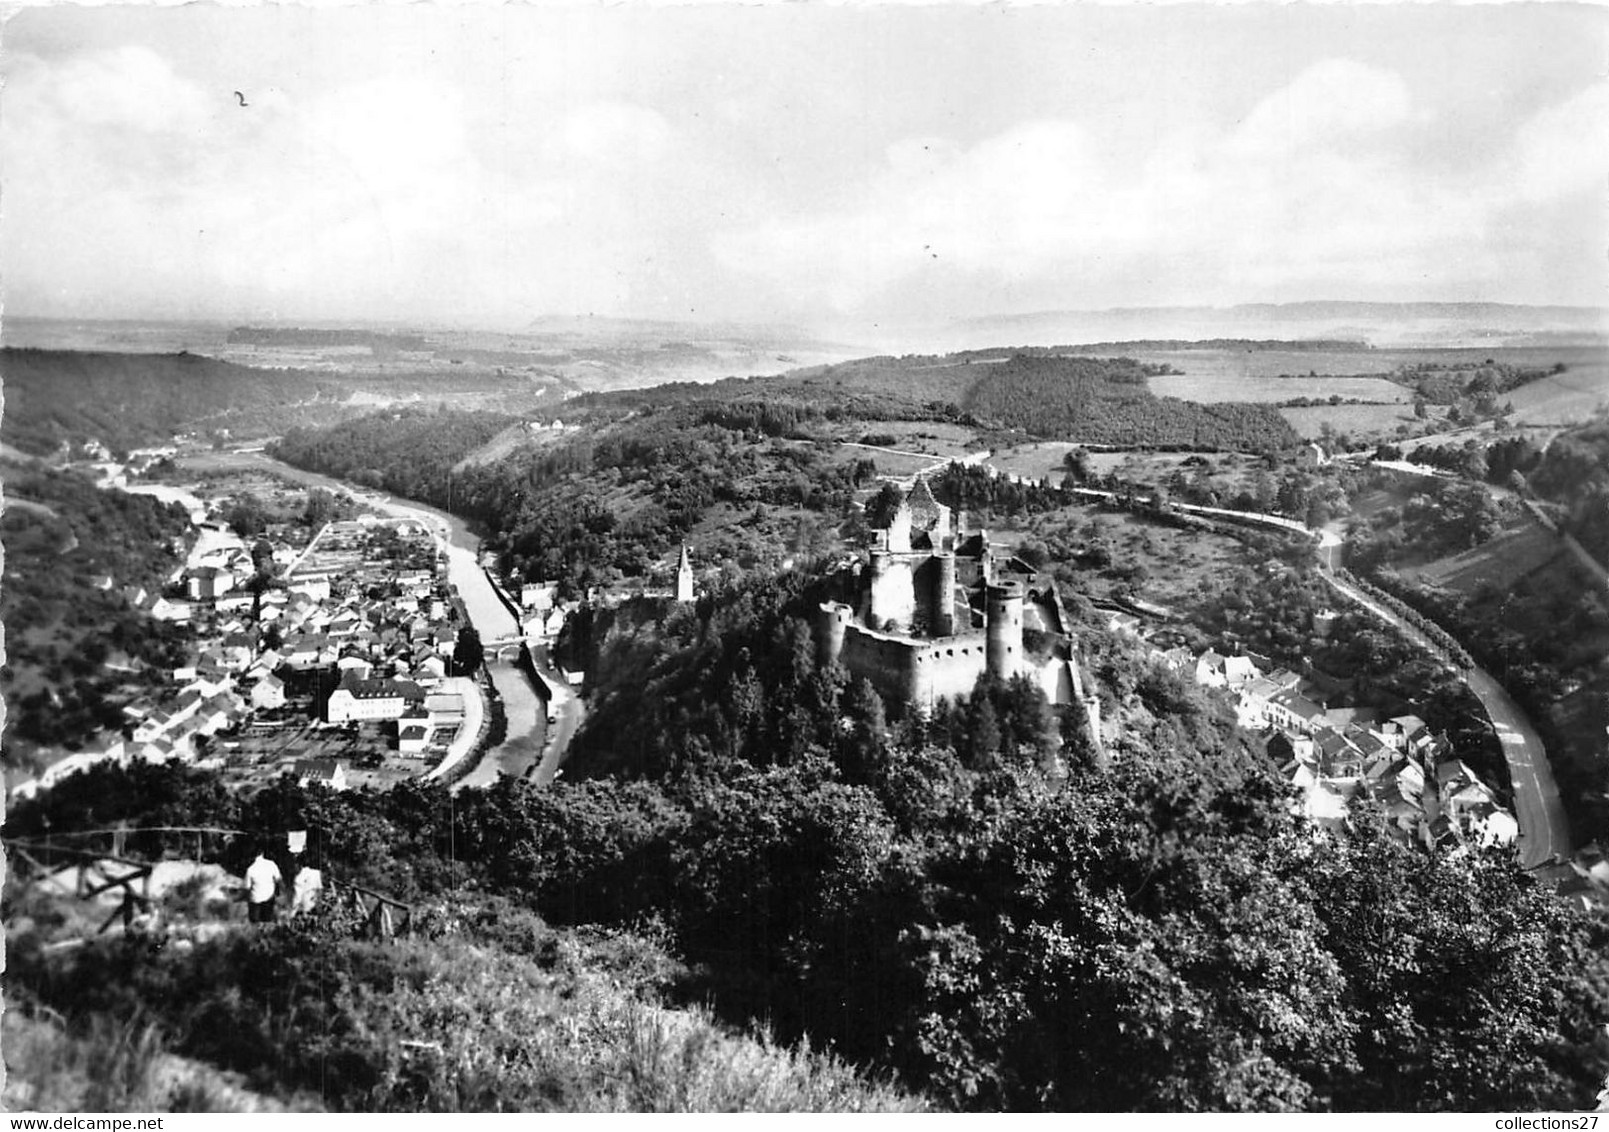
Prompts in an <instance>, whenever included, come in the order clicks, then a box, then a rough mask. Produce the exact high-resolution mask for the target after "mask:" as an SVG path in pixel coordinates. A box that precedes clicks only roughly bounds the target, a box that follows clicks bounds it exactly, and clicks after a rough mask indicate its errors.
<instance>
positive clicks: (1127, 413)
mask: <svg viewBox="0 0 1609 1132" xmlns="http://www.w3.org/2000/svg"><path fill="white" fill-rule="evenodd" d="M1145 378H1146V371H1145V370H1144V369H1143V368H1142V367H1141V366H1140V364H1139V363H1138V362H1134V361H1131V360H1129V359H1124V358H1119V359H1116V360H1113V359H1097V358H1046V357H1029V356H1025V355H1019V356H1017V357H1014V358H1012V359H1011V360H1010V361H1008V362H1004V363H1002V364H1000V365H996V366H989V367H987V368H986V369H985V370H984V371H983V373H982V375H981V376H980V377H979V379H978V381H977V384H976V385H974V386H973V387H972V391H971V393H970V394H969V396H968V398H967V400H966V407H967V408H968V409H969V410H970V411H971V412H972V414H973V415H974V416H976V417H978V418H980V419H981V420H986V421H988V422H991V423H995V424H998V425H1001V426H1003V427H1006V428H1018V429H1022V430H1023V431H1025V432H1027V433H1030V434H1031V435H1034V436H1042V437H1045V438H1047V439H1052V440H1077V441H1081V442H1083V443H1086V444H1109V445H1116V446H1119V447H1134V446H1146V447H1155V448H1190V449H1196V450H1203V449H1215V450H1216V449H1223V450H1231V451H1241V452H1266V451H1276V450H1279V449H1283V448H1291V447H1294V446H1295V445H1296V443H1297V436H1296V433H1295V432H1294V431H1293V430H1292V429H1291V426H1290V425H1289V424H1288V423H1287V422H1286V420H1285V418H1284V417H1282V416H1280V415H1279V411H1278V410H1277V409H1275V408H1273V407H1272V406H1270V405H1250V404H1235V403H1232V402H1226V403H1222V404H1214V405H1201V404H1197V403H1195V402H1193V401H1178V400H1175V399H1173V398H1171V397H1157V396H1155V395H1154V394H1153V393H1151V391H1150V390H1149V389H1147V388H1146V385H1145Z"/></svg>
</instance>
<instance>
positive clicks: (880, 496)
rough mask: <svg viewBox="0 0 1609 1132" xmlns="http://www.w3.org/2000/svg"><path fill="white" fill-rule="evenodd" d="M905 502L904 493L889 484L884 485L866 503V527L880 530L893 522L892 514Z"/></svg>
mask: <svg viewBox="0 0 1609 1132" xmlns="http://www.w3.org/2000/svg"><path fill="white" fill-rule="evenodd" d="M903 502H905V493H904V492H903V491H901V490H900V489H899V488H898V487H897V486H895V485H894V484H891V483H885V484H884V485H883V486H882V488H881V489H880V490H879V491H878V492H877V494H876V495H874V496H872V497H871V499H870V500H868V501H867V503H866V525H867V526H868V527H871V528H872V529H873V530H882V529H883V528H884V527H887V526H888V524H889V523H891V522H893V520H894V512H895V511H898V510H899V505H900V504H901V503H903Z"/></svg>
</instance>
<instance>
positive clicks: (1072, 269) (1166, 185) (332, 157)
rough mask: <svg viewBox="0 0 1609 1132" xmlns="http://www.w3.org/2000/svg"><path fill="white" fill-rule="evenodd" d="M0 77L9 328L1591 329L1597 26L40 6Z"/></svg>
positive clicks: (1372, 9)
mask: <svg viewBox="0 0 1609 1132" xmlns="http://www.w3.org/2000/svg"><path fill="white" fill-rule="evenodd" d="M0 78H3V80H4V89H3V93H0V288H3V299H4V303H5V311H6V313H7V314H11V315H18V314H21V315H35V316H54V317H71V318H135V319H148V318H176V319H187V318H217V319H239V320H246V319H261V320H267V319H285V320H302V321H313V320H317V321H325V322H338V321H341V320H351V321H394V322H413V323H428V324H434V325H469V326H480V327H487V328H503V327H508V328H514V327H519V326H522V325H525V324H526V323H528V322H529V321H530V320H532V319H535V318H538V317H541V316H550V315H582V314H595V315H609V316H622V317H642V318H655V319H678V320H692V321H713V320H729V321H762V322H780V323H788V324H792V325H797V326H804V327H810V328H825V327H831V326H835V325H843V324H846V323H853V322H857V321H873V320H881V321H883V322H886V323H888V324H919V323H924V322H941V321H943V320H947V319H954V318H966V317H974V316H979V315H992V314H1008V313H1019V312H1028V311H1043V310H1081V309H1104V308H1108V307H1119V306H1165V305H1214V306H1223V305H1230V304H1234V303H1244V302H1283V301H1298V300H1309V299H1357V300H1372V301H1410V300H1442V301H1470V300H1482V301H1498V302H1515V303H1546V304H1555V303H1557V304H1574V305H1591V306H1604V305H1609V128H1606V127H1609V7H1604V6H1600V5H1584V6H1576V5H1572V4H1566V3H1545V4H1498V5H1493V6H1478V5H1465V4H1440V3H1432V4H1416V5H1396V4H1388V5H1364V4H1336V5H1321V6H1316V7H1315V6H1304V5H1297V4H1290V5H1272V4H1266V5H1265V4H1255V3H1253V4H1238V5H1208V4H1203V5H1194V4H1165V5H1158V6H1151V5H1112V6H1099V5H1081V6H1077V7H1066V6H1058V7H1033V6H1008V5H1002V4H988V5H983V4H960V3H935V4H927V5H910V4H900V5H894V4H889V5H877V4H864V3H862V4H853V3H844V4H836V5H826V4H809V5H800V4H789V5H780V4H743V5H737V4H689V5H681V6H654V5H649V4H646V3H632V2H626V3H617V4H614V5H611V6H607V7H606V6H603V5H601V4H590V3H588V4H582V3H576V4H547V5H541V6H529V5H514V4H506V5H495V4H476V5H467V6H453V5H443V4H414V5H388V6H377V5H356V6H348V7H332V6H318V7H307V6H302V5H293V4H286V5H277V4H259V5H255V6H239V5H236V6H229V7H222V6H218V7H215V6H210V5H206V4H199V3H198V4H187V5H183V6H177V7H150V6H136V5H129V4H121V5H120V4H112V5H109V6H102V7H79V6H73V5H52V6H44V7H23V8H21V9H16V8H13V9H11V10H10V18H9V19H7V20H6V21H5V23H4V26H3V29H0ZM237 92H238V94H237Z"/></svg>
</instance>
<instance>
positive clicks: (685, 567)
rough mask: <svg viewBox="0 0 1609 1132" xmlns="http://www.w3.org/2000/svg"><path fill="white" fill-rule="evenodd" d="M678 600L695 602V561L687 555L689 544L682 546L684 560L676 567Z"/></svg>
mask: <svg viewBox="0 0 1609 1132" xmlns="http://www.w3.org/2000/svg"><path fill="white" fill-rule="evenodd" d="M676 600H677V601H692V600H693V560H692V559H691V558H689V557H688V555H687V544H686V543H683V544H682V560H681V561H680V562H679V563H677V565H676Z"/></svg>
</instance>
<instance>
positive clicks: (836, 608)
mask: <svg viewBox="0 0 1609 1132" xmlns="http://www.w3.org/2000/svg"><path fill="white" fill-rule="evenodd" d="M850 612H851V611H850V608H849V606H847V605H845V604H843V602H839V601H828V602H823V603H822V605H821V608H820V610H818V611H817V614H816V649H817V663H818V664H820V665H821V667H823V668H826V667H827V666H828V665H831V664H833V663H835V662H836V661H837V660H838V658H839V657H840V656H842V655H843V651H844V635H845V632H846V630H847V629H848V626H849V616H850Z"/></svg>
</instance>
